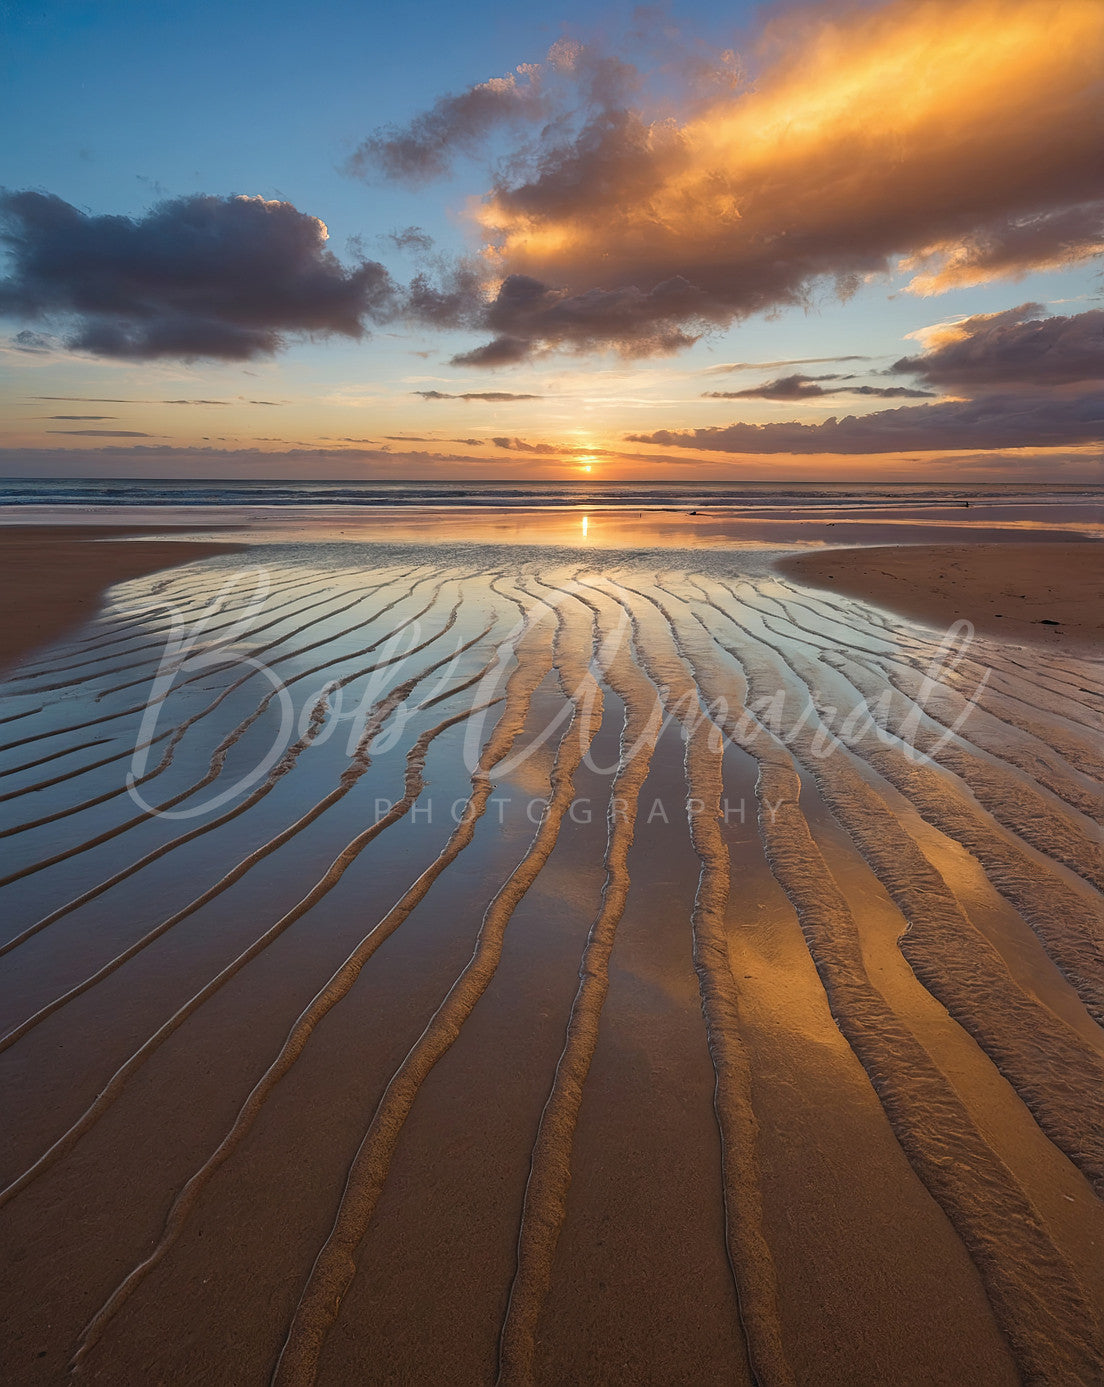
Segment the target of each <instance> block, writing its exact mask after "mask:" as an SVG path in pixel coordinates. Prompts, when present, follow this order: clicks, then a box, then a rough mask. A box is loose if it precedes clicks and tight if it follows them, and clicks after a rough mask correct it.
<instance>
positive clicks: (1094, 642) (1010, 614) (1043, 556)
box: [773, 540, 1104, 655]
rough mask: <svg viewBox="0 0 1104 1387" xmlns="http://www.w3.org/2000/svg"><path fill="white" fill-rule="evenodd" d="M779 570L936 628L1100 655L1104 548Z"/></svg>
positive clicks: (1091, 545)
mask: <svg viewBox="0 0 1104 1387" xmlns="http://www.w3.org/2000/svg"><path fill="white" fill-rule="evenodd" d="M773 567H774V568H775V570H776V571H777V572H778V573H781V574H783V575H784V576H785V577H787V578H792V579H795V580H796V581H797V582H800V583H804V584H807V585H809V586H811V587H816V588H821V589H823V590H825V591H828V592H835V593H841V594H843V595H844V596H845V597H854V598H858V599H859V600H860V601H863V602H869V603H872V604H873V605H875V606H878V607H881V608H883V609H884V610H887V611H889V612H892V613H893V614H895V615H897V616H902V617H905V618H907V619H908V620H910V621H919V622H922V623H923V624H924V625H927V626H931V627H933V628H934V629H937V630H946V629H947V627H949V626H950V625H951V624H952V623H953V622H955V621H958V620H967V621H969V622H971V623H972V624H973V626H974V629H975V630H976V631H977V633H978V634H979V635H982V636H988V637H995V638H996V639H998V640H1006V641H1012V642H1015V643H1019V642H1025V643H1027V644H1034V645H1040V646H1043V647H1045V648H1046V649H1048V650H1051V651H1054V650H1057V649H1062V650H1067V651H1069V652H1070V653H1073V654H1081V655H1092V654H1096V655H1101V654H1104V630H1102V625H1101V618H1100V614H1101V612H1104V544H1100V543H1099V542H1097V541H1095V540H1083V541H1071V542H1055V543H1049V544H1031V543H1028V544H1025V543H1022V542H1015V541H1013V542H1010V543H1003V542H999V543H977V544H904V545H878V546H872V547H869V548H846V549H817V550H814V551H812V552H806V553H801V554H787V555H785V556H783V557H781V558H779V559H777V560H776V561H775V563H774V565H773Z"/></svg>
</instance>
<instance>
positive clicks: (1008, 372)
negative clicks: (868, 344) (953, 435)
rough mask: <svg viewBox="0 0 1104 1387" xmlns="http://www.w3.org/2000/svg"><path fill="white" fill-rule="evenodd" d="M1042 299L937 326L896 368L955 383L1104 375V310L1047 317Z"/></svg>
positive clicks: (988, 385) (1030, 382) (1062, 380)
mask: <svg viewBox="0 0 1104 1387" xmlns="http://www.w3.org/2000/svg"><path fill="white" fill-rule="evenodd" d="M1045 314H1046V309H1045V308H1044V307H1043V305H1042V304H1039V303H1024V304H1021V305H1020V306H1019V307H1018V308H1009V309H1007V310H1006V311H1005V312H1003V313H986V314H979V315H978V316H976V317H973V318H967V319H966V320H965V321H964V322H961V323H955V324H953V325H949V326H948V327H946V328H944V329H942V331H938V335H937V338H936V341H935V342H934V344H933V345H932V346H931V347H930V348H929V350H928V351H926V352H924V353H923V354H922V355H920V356H906V357H902V358H901V360H900V361H896V362H894V364H893V368H892V369H893V370H894V371H897V372H903V373H907V374H908V375H912V376H918V377H919V378H920V379H921V380H924V381H928V382H930V383H931V384H932V385H940V386H945V387H948V388H951V389H967V390H970V391H971V392H973V391H977V390H991V389H999V390H1004V389H1007V388H1008V387H1009V386H1013V385H1023V386H1028V387H1031V386H1048V385H1055V386H1057V385H1072V384H1076V383H1078V382H1080V381H1099V380H1104V311H1102V310H1101V309H1092V310H1090V311H1089V312H1087V313H1077V314H1073V315H1071V316H1070V317H1055V318H1048V317H1046V316H1044V315H1045Z"/></svg>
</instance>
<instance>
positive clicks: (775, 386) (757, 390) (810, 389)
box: [702, 375, 932, 400]
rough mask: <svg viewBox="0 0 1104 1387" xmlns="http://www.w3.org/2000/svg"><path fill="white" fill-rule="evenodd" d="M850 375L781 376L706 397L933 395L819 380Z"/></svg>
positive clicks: (708, 393) (885, 397) (897, 387)
mask: <svg viewBox="0 0 1104 1387" xmlns="http://www.w3.org/2000/svg"><path fill="white" fill-rule="evenodd" d="M847 379H849V378H848V377H847V376H839V375H831V376H800V375H798V376H780V377H779V378H778V379H777V380H768V381H764V382H763V384H762V385H753V386H750V387H749V388H748V389H747V390H707V391H706V392H705V393H704V394H703V395H702V399H703V400H810V399H817V398H818V397H820V396H822V395H870V396H873V397H874V398H876V399H880V400H894V399H910V400H919V399H923V398H924V397H925V396H927V395H930V394H931V393H932V392H931V391H930V390H910V389H908V388H907V387H906V386H903V385H892V386H881V385H833V386H829V387H828V388H827V389H825V387H824V386H823V385H819V384H818V383H817V382H819V381H822V380H847Z"/></svg>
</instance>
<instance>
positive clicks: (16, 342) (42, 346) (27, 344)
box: [11, 328, 57, 354]
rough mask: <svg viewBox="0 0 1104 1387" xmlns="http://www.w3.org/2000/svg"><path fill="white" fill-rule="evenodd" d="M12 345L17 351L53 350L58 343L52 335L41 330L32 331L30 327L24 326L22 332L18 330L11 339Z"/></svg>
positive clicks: (37, 351) (36, 351)
mask: <svg viewBox="0 0 1104 1387" xmlns="http://www.w3.org/2000/svg"><path fill="white" fill-rule="evenodd" d="M11 345H12V346H13V347H14V348H15V350H16V351H17V352H33V353H35V354H37V353H39V352H52V351H53V350H54V348H55V346H56V345H57V344H56V343H55V342H54V340H53V339H52V338H50V337H47V336H44V335H43V334H42V333H41V332H32V331H31V330H30V328H24V329H23V331H22V332H17V333H16V334H15V336H14V337H13V338H12V339H11Z"/></svg>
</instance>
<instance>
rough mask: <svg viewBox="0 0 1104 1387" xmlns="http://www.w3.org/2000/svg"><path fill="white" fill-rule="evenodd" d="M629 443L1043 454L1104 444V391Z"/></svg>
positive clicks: (637, 437)
mask: <svg viewBox="0 0 1104 1387" xmlns="http://www.w3.org/2000/svg"><path fill="white" fill-rule="evenodd" d="M628 439H629V441H630V442H633V443H656V444H661V445H663V446H664V447H669V448H671V447H673V448H702V449H706V450H709V451H712V452H724V453H897V452H903V451H908V452H918V453H923V452H935V451H944V450H959V449H978V450H992V449H999V448H1050V447H1059V446H1061V445H1063V444H1067V445H1072V444H1081V443H1095V442H1098V441H1100V440H1101V439H1104V391H1100V390H1096V391H1093V392H1092V393H1089V394H1082V395H1078V396H1073V397H1070V396H1066V395H1064V394H1059V393H1054V392H1051V393H1044V394H1035V395H1028V394H1001V395H983V396H982V397H981V398H980V399H977V400H950V401H943V402H940V403H937V404H930V405H907V406H902V407H900V408H897V409H883V410H878V411H877V412H875V413H873V414H865V415H848V416H847V417H846V418H843V419H839V418H832V419H826V420H825V421H824V422H823V423H821V424H798V423H779V424H729V425H727V426H725V427H719V428H700V429H689V430H670V429H659V430H657V431H656V432H655V433H648V434H629V435H628Z"/></svg>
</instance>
